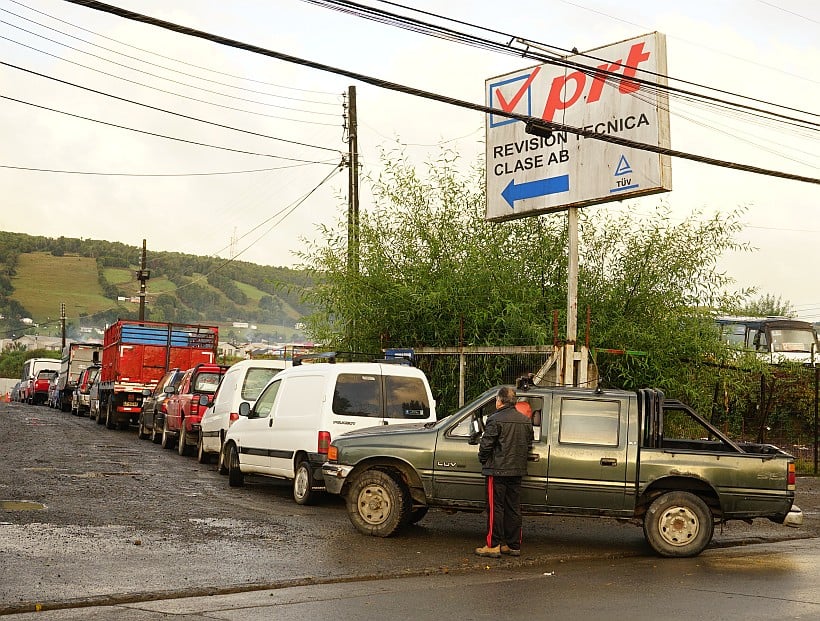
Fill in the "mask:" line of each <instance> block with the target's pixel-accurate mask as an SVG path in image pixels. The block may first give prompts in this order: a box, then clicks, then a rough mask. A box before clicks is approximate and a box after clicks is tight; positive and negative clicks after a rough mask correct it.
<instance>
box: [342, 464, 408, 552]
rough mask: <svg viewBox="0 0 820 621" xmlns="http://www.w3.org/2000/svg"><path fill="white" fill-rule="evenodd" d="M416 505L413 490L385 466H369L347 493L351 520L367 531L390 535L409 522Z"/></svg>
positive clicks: (368, 532)
mask: <svg viewBox="0 0 820 621" xmlns="http://www.w3.org/2000/svg"><path fill="white" fill-rule="evenodd" d="M411 507H412V504H411V500H410V492H409V491H408V489H407V487H406V486H405V485H404V483H401V482H399V481H398V480H397V479H396V478H394V477H393V476H392V475H390V474H389V473H387V472H385V471H383V470H365V471H364V472H362V473H361V474H360V475H359V476H357V477H356V478H355V480H354V481H353V483H352V485H351V486H350V491H349V492H348V493H347V514H348V516H349V517H350V521H351V522H353V525H354V526H355V527H356V528H357V529H358V531H359V532H361V533H364V534H365V535H373V536H374V537H389V536H390V535H392V534H394V533H395V532H396V531H397V530H398V529H399V528H400V527H401V526H402V525H404V524H406V523H407V520H408V515H409V513H410V509H411Z"/></svg>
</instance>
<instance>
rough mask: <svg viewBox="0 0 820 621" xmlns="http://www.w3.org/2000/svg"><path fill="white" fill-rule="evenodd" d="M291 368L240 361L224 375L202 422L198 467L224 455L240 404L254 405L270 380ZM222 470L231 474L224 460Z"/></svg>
mask: <svg viewBox="0 0 820 621" xmlns="http://www.w3.org/2000/svg"><path fill="white" fill-rule="evenodd" d="M289 366H291V362H290V360H241V361H240V362H237V363H235V364H233V365H231V367H230V368H229V369H228V370H227V371H225V374H224V375H223V376H222V380H221V381H220V383H219V387H218V388H217V390H216V394H214V396H213V401H212V402H211V404H210V406H209V407H208V409H207V410H206V411H205V414H204V415H203V416H202V421H201V422H200V425H201V431H200V434H199V440H198V441H197V460H198V461H199V463H201V464H204V463H208V462H210V461H211V457H212V456H213V455H221V451H222V443H223V442H224V441H225V433H227V431H228V427H230V426H231V424H232V423H233V422H234V421H236V420H237V419H238V418H239V404H240V403H242V402H243V401H244V402H247V403H249V404H250V405H253V404H254V403H255V402H256V398H257V397H258V396H259V393H260V392H262V389H263V388H264V387H265V386H267V384H268V382H269V381H270V379H271V378H272V377H273V376H274V375H276V374H277V373H279V371H282V370H283V369H285V368H287V367H289ZM219 468H220V472H222V474H226V473H227V472H228V471H227V468H225V466H224V465H223V464H222V461H221V460H220V464H219Z"/></svg>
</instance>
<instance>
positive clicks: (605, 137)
mask: <svg viewBox="0 0 820 621" xmlns="http://www.w3.org/2000/svg"><path fill="white" fill-rule="evenodd" d="M65 2H70V3H71V4H77V5H80V6H85V7H87V8H90V9H94V10H96V11H102V12H104V13H109V14H111V15H116V16H118V17H122V18H125V19H129V20H132V21H138V22H142V23H144V24H148V25H151V26H156V27H158V28H164V29H166V30H170V31H172V32H177V33H179V34H184V35H187V36H191V37H196V38H199V39H204V40H206V41H211V42H213V43H217V44H219V45H224V46H228V47H232V48H235V49H241V50H245V51H247V52H252V53H255V54H261V55H263V56H268V57H270V58H276V59H278V60H282V61H285V62H289V63H293V64H297V65H301V66H304V67H310V68H312V69H317V70H319V71H326V72H328V73H334V74H336V75H341V76H345V77H348V78H351V79H354V80H359V81H361V82H364V83H366V84H371V85H373V86H376V87H378V88H384V89H387V90H393V91H396V92H400V93H405V94H407V95H413V96H416V97H422V98H424V99H429V100H431V101H438V102H441V103H445V104H449V105H453V106H458V107H461V108H465V109H467V110H473V111H475V112H481V113H483V114H493V115H497V116H503V117H506V118H511V119H515V120H517V121H522V122H524V123H533V124H534V125H536V126H538V127H541V128H543V129H545V130H548V131H556V132H567V133H570V134H575V135H578V136H584V137H586V138H592V139H595V140H601V141H604V142H610V143H613V144H618V145H621V146H625V147H629V148H633V149H638V150H642V151H651V152H654V153H659V154H661V155H668V156H670V157H677V158H681V159H687V160H692V161H695V162H700V163H702V164H710V165H712V166H720V167H723V168H731V169H734V170H742V171H745V172H751V173H755V174H761V175H767V176H770V177H780V178H783V179H790V180H793V181H802V182H805V183H812V184H818V185H820V179H818V178H815V177H807V176H804V175H796V174H792V173H787V172H783V171H779V170H771V169H767V168H760V167H758V166H751V165H748V164H740V163H737V162H730V161H726V160H720V159H716V158H710V157H705V156H701V155H696V154H693V153H686V152H683V151H677V150H674V149H668V148H665V147H661V146H657V145H651V144H646V143H642V142H637V141H634V140H629V139H626V138H620V137H618V136H614V135H611V134H599V133H596V132H593V131H591V130H587V129H584V128H581V127H572V126H569V125H564V124H561V123H550V122H546V121H544V120H542V119H539V118H536V117H531V116H527V115H523V114H516V113H513V112H506V111H504V110H500V109H496V108H492V107H489V106H485V105H481V104H475V103H472V102H468V101H463V100H460V99H456V98H453V97H448V96H445V95H440V94H437V93H433V92H430V91H425V90H422V89H418V88H413V87H410V86H405V85H403V84H399V83H396V82H390V81H387V80H382V79H379V78H375V77H372V76H369V75H366V74H362V73H357V72H355V71H349V70H347V69H341V68H339V67H333V66H331V65H327V64H324V63H319V62H316V61H312V60H307V59H304V58H299V57H296V56H292V55H290V54H285V53H283V52H276V51H274V50H270V49H267V48H263V47H259V46H257V45H253V44H250V43H244V42H242V41H237V40H234V39H230V38H228V37H223V36H220V35H216V34H212V33H208V32H204V31H201V30H197V29H194V28H190V27H188V26H183V25H180V24H175V23H172V22H168V21H165V20H160V19H156V18H154V17H151V16H149V15H144V14H141V13H135V12H134V11H129V10H127V9H122V8H120V7H116V6H113V5H110V4H106V3H104V2H98V1H97V0H65Z"/></svg>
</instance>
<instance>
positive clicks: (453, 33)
mask: <svg viewBox="0 0 820 621" xmlns="http://www.w3.org/2000/svg"><path fill="white" fill-rule="evenodd" d="M304 1H305V2H307V3H309V4H314V5H317V6H322V7H325V8H330V9H333V10H336V11H340V12H343V13H347V14H349V15H355V16H357V17H362V18H365V19H370V20H373V21H377V22H380V23H383V24H387V25H391V26H396V27H399V28H403V29H406V30H410V31H413V32H418V33H420V34H425V35H428V36H435V37H438V38H441V39H445V40H447V41H456V42H458V43H463V44H466V45H471V46H473V47H477V48H480V49H486V50H489V51H494V52H499V53H503V54H507V55H515V56H522V57H525V58H530V59H533V60H538V61H541V62H543V63H547V64H551V65H556V66H560V67H566V68H570V69H574V70H577V71H581V72H583V73H587V74H590V75H593V74H595V75H604V76H609V77H613V78H620V77H622V76H620V75H619V74H617V73H615V72H613V71H610V70H607V69H605V68H604V69H599V68H598V67H590V66H588V65H585V64H582V63H579V62H577V61H574V60H571V59H569V58H567V56H569V55H573V56H577V57H583V58H587V59H589V60H593V61H596V62H600V63H605V64H607V65H609V61H608V60H607V59H603V58H600V57H597V56H594V55H592V54H589V53H580V52H577V51H576V50H567V49H564V48H561V47H557V46H554V45H549V44H545V43H539V42H535V41H529V40H527V39H524V38H522V37H518V36H516V35H513V34H510V33H505V32H501V31H499V30H494V29H491V28H486V27H484V26H479V25H476V24H472V23H469V22H466V21H463V20H458V19H453V18H450V17H445V16H443V15H439V14H436V13H431V12H429V11H423V10H421V9H415V8H413V7H408V6H405V5H402V4H398V3H396V2H389V1H388V0H379V1H380V2H382V3H383V4H388V5H391V6H394V7H399V8H401V9H404V10H407V11H412V12H415V13H418V14H422V15H426V16H429V17H434V18H436V19H439V20H442V21H446V22H450V23H454V24H459V25H461V26H467V27H469V28H472V29H475V30H479V31H484V32H489V33H492V34H496V35H500V36H503V37H504V38H505V39H506V40H507V43H499V42H497V41H492V40H489V39H485V38H481V37H478V36H476V35H472V34H469V33H464V32H460V31H458V30H454V29H452V28H447V27H444V26H439V25H435V24H432V23H429V22H425V21H423V20H420V19H416V18H413V17H408V16H405V15H399V14H397V13H391V12H389V11H384V10H381V9H377V8H375V7H371V6H367V5H364V4H361V3H358V2H352V1H350V0H304ZM513 42H516V43H518V44H520V45H522V46H523V49H522V48H515V47H512V43H513ZM533 46H535V47H536V48H541V49H542V50H545V51H548V52H549V54H548V55H545V54H543V53H538V52H535V51H533ZM552 50H555V51H552ZM629 68H631V69H634V70H636V71H638V72H640V73H643V74H645V75H649V76H654V77H663V78H668V79H671V80H674V81H675V82H680V83H681V84H688V85H690V86H697V87H698V88H702V89H707V90H710V91H713V92H717V93H721V94H723V95H731V96H732V97H736V98H739V99H745V100H748V101H754V102H757V103H763V104H766V105H768V106H773V107H777V108H781V109H784V110H790V111H793V112H799V113H801V114H806V115H809V116H815V117H818V116H820V114H815V113H812V112H806V111H804V110H798V109H796V108H790V107H787V106H782V105H779V104H775V103H772V102H767V101H763V100H760V99H754V98H752V97H747V96H744V95H738V94H736V93H731V92H729V91H725V90H721V89H717V88H714V87H710V86H705V85H702V84H697V83H695V82H690V81H687V80H682V79H679V78H674V77H672V76H666V75H664V76H660V74H658V73H655V72H652V71H646V70H644V69H641V68H639V67H629ZM631 79H634V81H635V82H636V83H638V84H641V85H643V86H646V87H648V88H649V89H650V90H654V91H664V92H668V93H670V94H672V95H676V96H679V97H683V98H687V99H688V98H693V99H702V100H705V101H709V102H712V103H714V104H716V105H719V106H721V107H723V106H729V107H736V108H740V109H745V110H748V111H749V112H753V113H759V114H766V115H771V116H774V117H780V118H783V119H784V120H790V121H795V122H799V123H808V124H811V125H815V126H818V127H820V123H811V122H809V121H806V120H805V119H800V118H795V117H789V116H786V115H783V114H780V113H776V112H773V111H770V110H764V109H760V108H755V107H754V106H750V105H746V104H741V103H737V102H731V101H727V100H723V99H719V98H717V97H713V96H709V95H705V94H703V93H695V92H692V91H687V90H685V89H681V88H677V87H673V86H669V85H664V84H658V83H657V82H654V81H651V80H647V79H646V78H640V77H638V76H635V77H634V78H631Z"/></svg>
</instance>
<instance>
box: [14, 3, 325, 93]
mask: <svg viewBox="0 0 820 621" xmlns="http://www.w3.org/2000/svg"><path fill="white" fill-rule="evenodd" d="M9 2H13V3H14V4H16V5H18V6H21V7H24V8H26V9H28V10H29V11H33V12H34V13H39V14H40V15H43V16H45V17H48V18H50V19H53V20H54V21H57V22H60V23H63V24H66V25H68V26H72V27H73V28H76V29H77V30H82V31H84V32H87V33H89V34H93V35H94V36H95V37H100V38H102V39H106V40H108V41H113V42H114V43H117V44H119V45H123V46H125V47H129V48H131V49H133V50H138V51H140V52H145V53H146V54H151V55H152V56H157V57H158V58H164V59H165V60H171V61H174V62H177V63H179V64H181V65H186V66H188V67H194V68H196V69H202V70H203V71H208V72H210V73H215V74H217V75H224V76H226V77H229V78H236V79H237V80H245V81H247V82H254V83H256V84H264V85H266V86H273V87H276V88H284V89H287V90H291V91H299V92H302V93H314V94H318V95H333V96H334V97H337V98H338V96H339V94H338V93H334V92H331V91H317V90H310V89H306V88H296V87H294V86H285V85H284V84H274V83H272V82H265V81H264V80H255V79H253V78H248V77H245V76H239V75H234V74H232V73H226V72H224V71H217V70H216V69H212V68H211V67H203V66H202V65H195V64H193V63H189V62H185V61H183V60H180V59H178V58H173V57H172V56H164V55H162V54H159V53H157V52H154V51H152V50H148V49H145V48H141V47H137V46H136V45H131V44H129V43H125V42H123V41H120V40H118V39H114V38H113V37H108V36H106V35H104V34H101V33H99V32H95V31H94V30H89V29H88V28H83V27H82V26H78V25H77V24H74V23H72V22H69V21H66V20H64V19H60V18H59V17H55V16H54V15H50V14H49V13H45V12H43V11H39V10H37V9H35V8H33V7H30V6H28V5H26V4H23V3H22V2H19V1H18V0H9Z"/></svg>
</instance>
